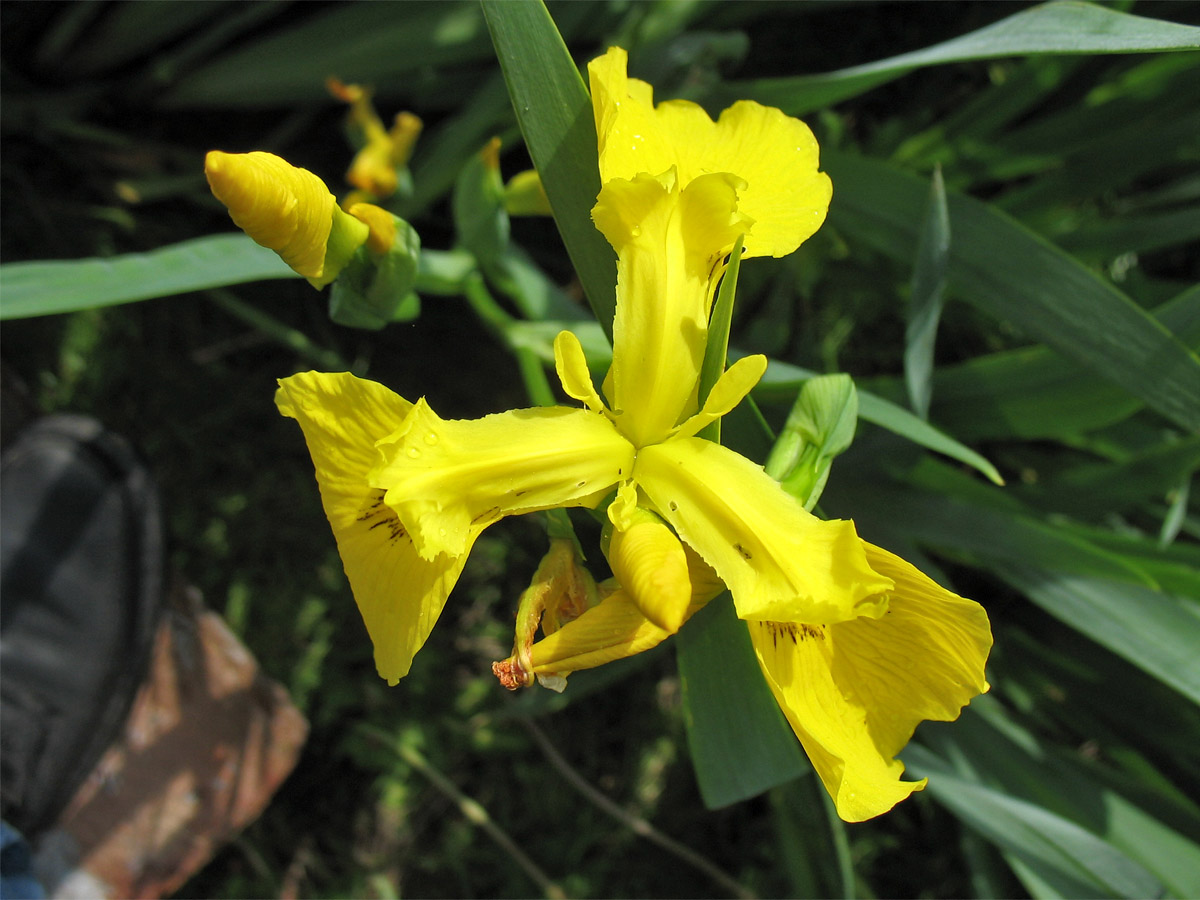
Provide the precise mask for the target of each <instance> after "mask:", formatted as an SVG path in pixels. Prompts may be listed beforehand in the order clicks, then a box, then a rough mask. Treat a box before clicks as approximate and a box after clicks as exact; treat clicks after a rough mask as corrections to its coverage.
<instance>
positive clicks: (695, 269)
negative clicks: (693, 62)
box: [592, 173, 750, 446]
mask: <svg viewBox="0 0 1200 900" xmlns="http://www.w3.org/2000/svg"><path fill="white" fill-rule="evenodd" d="M739 184H740V182H738V181H737V179H735V178H733V177H732V176H729V175H708V176H704V177H702V178H697V179H696V180H694V181H693V182H692V183H691V184H690V185H688V187H687V188H686V189H684V190H680V189H679V186H678V185H677V184H676V183H675V182H674V180H673V178H672V176H671V175H670V173H668V174H667V175H665V176H663V178H662V179H659V178H652V177H650V176H649V175H639V176H637V177H636V178H634V179H633V180H632V181H626V180H624V179H615V180H613V181H609V182H608V183H607V184H605V185H604V187H603V188H602V189H601V191H600V197H599V200H598V201H597V203H596V206H595V208H594V209H593V210H592V218H593V219H594V220H595V223H596V227H597V228H599V229H600V231H601V232H602V233H603V234H604V236H605V237H606V238H607V239H608V241H609V243H610V244H612V246H613V249H614V250H616V251H617V312H616V318H615V320H614V322H613V365H612V372H611V379H612V380H611V386H612V396H611V397H610V398H609V399H610V401H611V405H612V407H613V411H614V413H617V415H618V419H617V424H618V427H620V428H621V430H622V431H623V432H624V433H625V434H626V435H628V436H629V439H630V440H631V441H633V442H634V443H635V444H637V445H638V446H643V445H645V444H648V443H653V442H655V441H659V440H662V439H663V438H664V437H665V436H666V435H667V434H668V433H669V432H670V431H671V429H672V428H674V427H675V425H676V424H678V423H679V421H680V420H681V419H685V418H687V417H689V416H691V415H692V414H693V413H694V412H695V411H696V386H697V381H698V379H699V375H700V363H701V362H702V360H703V358H704V346H705V342H706V341H707V334H708V314H709V309H710V307H711V304H712V295H713V289H714V287H715V284H716V279H715V275H716V267H717V265H718V263H719V262H720V260H721V259H722V258H723V257H724V256H725V255H726V254H727V253H728V252H729V250H730V248H731V247H732V246H733V242H734V241H735V240H736V239H737V236H738V235H739V234H742V233H743V232H744V231H745V230H746V229H747V228H748V227H750V226H749V223H748V222H747V221H746V220H745V218H744V217H743V216H741V215H739V214H738V212H737V186H738V185H739Z"/></svg>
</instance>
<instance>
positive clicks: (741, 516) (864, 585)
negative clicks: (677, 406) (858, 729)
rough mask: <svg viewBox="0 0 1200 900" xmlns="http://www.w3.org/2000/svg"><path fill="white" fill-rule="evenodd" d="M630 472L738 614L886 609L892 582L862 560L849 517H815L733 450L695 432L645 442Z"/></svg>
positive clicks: (837, 616)
mask: <svg viewBox="0 0 1200 900" xmlns="http://www.w3.org/2000/svg"><path fill="white" fill-rule="evenodd" d="M633 477H634V481H636V482H637V484H638V486H639V487H640V488H641V489H642V490H643V491H644V492H645V494H646V496H647V497H649V499H650V501H651V502H652V503H653V504H654V506H655V508H656V509H657V511H658V513H659V514H660V515H661V516H662V517H663V518H664V519H666V520H667V521H668V522H669V523H670V524H671V526H672V527H673V528H674V529H675V531H676V532H677V533H678V534H679V536H680V537H681V538H683V540H684V541H686V542H687V543H688V545H690V546H691V547H692V548H693V549H694V550H696V552H697V553H699V554H700V555H701V556H702V557H703V558H704V560H705V561H706V562H707V563H708V564H709V565H711V566H712V567H713V568H714V569H716V570H717V574H719V575H720V576H721V578H722V579H723V580H724V582H725V583H726V584H727V585H728V586H729V590H730V591H731V592H732V593H733V600H734V604H735V606H736V607H737V612H738V615H739V616H740V617H741V618H743V619H767V620H771V621H779V622H841V621H846V620H848V619H854V618H857V617H859V616H881V615H883V614H884V612H885V611H886V610H887V592H888V591H889V590H890V589H891V587H892V581H891V579H890V578H887V577H886V576H884V575H882V574H879V573H877V572H875V571H874V570H873V569H872V567H871V566H870V565H869V564H868V562H867V559H866V556H865V554H864V553H863V549H862V545H861V542H860V541H859V539H858V535H857V534H856V533H855V530H854V523H853V522H848V521H840V520H839V521H823V520H821V519H818V518H817V517H816V516H814V515H812V513H810V512H808V511H807V510H805V509H804V507H803V506H802V505H801V504H800V502H799V501H797V500H796V499H795V498H793V497H792V496H790V495H789V494H788V493H786V492H785V491H784V490H783V489H782V488H781V487H780V486H779V484H778V483H777V482H775V481H774V480H773V479H772V478H770V477H769V476H768V475H767V474H766V473H765V472H764V471H763V470H762V468H761V467H759V466H757V465H755V464H754V463H752V462H750V460H748V459H746V458H745V457H743V456H740V455H739V454H737V453H735V452H733V451H732V450H729V449H728V448H726V447H722V446H720V445H718V444H714V443H711V442H709V441H704V440H701V439H699V438H682V439H678V440H671V441H667V442H666V443H663V444H656V445H654V446H652V447H644V448H642V449H641V450H640V451H639V453H638V458H637V463H636V465H635V467H634V471H633Z"/></svg>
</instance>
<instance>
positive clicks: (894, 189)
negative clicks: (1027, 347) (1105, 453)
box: [824, 152, 1200, 431]
mask: <svg viewBox="0 0 1200 900" xmlns="http://www.w3.org/2000/svg"><path fill="white" fill-rule="evenodd" d="M824 161H825V167H826V169H827V170H828V171H829V172H830V174H831V175H832V177H833V180H834V183H835V184H836V185H837V186H838V188H837V190H838V194H837V199H836V201H835V202H834V204H833V206H832V208H831V209H830V218H831V220H832V221H833V222H834V223H835V224H836V225H837V226H838V227H839V228H842V229H844V230H846V231H847V232H849V233H850V235H851V237H852V239H854V240H859V241H863V242H865V243H868V244H871V245H872V246H875V247H876V248H877V249H879V250H881V251H882V252H884V253H888V254H890V255H893V256H895V257H896V258H898V259H902V260H906V259H911V258H912V252H913V248H914V247H915V246H916V241H917V228H918V224H917V223H919V222H920V209H921V206H922V204H923V203H924V198H925V190H924V186H923V185H922V183H921V182H920V180H919V179H916V178H913V177H912V176H910V175H906V174H904V173H903V172H899V171H897V170H895V169H893V168H892V167H890V166H888V165H886V164H883V163H879V162H874V161H871V160H866V159H861V158H855V157H850V156H846V155H844V154H840V153H834V152H827V153H825V154H824ZM948 201H949V206H950V223H951V229H952V231H953V233H954V245H953V247H952V248H951V251H950V283H951V292H952V293H953V294H954V295H956V296H959V297H962V298H963V299H965V300H967V301H969V302H971V303H973V304H975V305H976V306H978V307H980V308H981V309H983V310H985V311H986V312H988V313H990V314H991V315H993V316H995V317H997V318H998V319H1001V320H1005V321H1009V322H1012V323H1013V324H1014V325H1016V326H1017V327H1019V328H1020V329H1021V330H1022V331H1024V332H1025V333H1026V334H1028V335H1029V336H1030V337H1032V338H1035V339H1037V340H1040V341H1043V342H1044V343H1046V344H1047V345H1049V346H1050V347H1053V348H1054V349H1056V350H1058V351H1059V352H1060V353H1062V354H1063V355H1065V356H1068V357H1070V358H1072V359H1075V360H1077V361H1078V362H1080V363H1082V364H1083V365H1085V366H1087V367H1088V368H1089V369H1091V370H1092V371H1093V372H1094V373H1095V374H1097V375H1100V376H1103V377H1104V378H1107V379H1109V380H1110V381H1112V382H1113V383H1115V384H1118V385H1120V386H1121V387H1123V388H1124V389H1125V390H1127V391H1129V392H1130V393H1131V394H1133V395H1134V396H1136V397H1138V398H1140V399H1142V400H1143V401H1145V402H1146V403H1147V404H1148V405H1149V406H1150V407H1152V408H1153V409H1156V410H1158V411H1159V412H1160V413H1162V414H1163V415H1165V416H1167V417H1168V418H1170V419H1172V420H1173V421H1175V422H1177V423H1178V424H1180V425H1182V426H1183V427H1184V428H1187V429H1189V430H1191V431H1196V430H1200V357H1197V355H1196V354H1195V353H1193V352H1192V351H1190V350H1189V349H1188V348H1187V347H1185V346H1184V345H1183V344H1182V343H1181V342H1180V341H1179V340H1178V339H1176V338H1175V337H1174V336H1173V335H1172V334H1171V333H1170V332H1169V331H1167V329H1166V328H1165V327H1163V325H1162V323H1161V322H1159V321H1157V320H1156V319H1155V318H1154V317H1153V316H1151V315H1150V314H1148V313H1147V312H1145V311H1144V310H1143V309H1141V308H1140V307H1138V306H1137V305H1136V304H1135V303H1133V301H1132V300H1130V299H1129V298H1128V297H1127V296H1125V295H1124V294H1122V293H1121V292H1120V291H1119V290H1117V289H1116V288H1115V287H1113V286H1112V285H1110V284H1108V283H1107V282H1105V281H1103V280H1102V279H1101V278H1100V277H1099V276H1097V275H1096V274H1095V273H1094V272H1092V271H1091V270H1089V269H1087V268H1086V267H1085V266H1083V265H1082V264H1081V263H1080V262H1079V261H1077V260H1075V259H1073V258H1072V257H1070V256H1069V255H1067V254H1066V253H1064V252H1063V251H1061V250H1059V249H1058V248H1057V247H1055V246H1053V245H1052V244H1050V243H1048V242H1046V241H1045V240H1043V239H1042V238H1040V237H1038V236H1037V235H1036V234H1034V233H1033V232H1031V231H1029V229H1027V228H1025V227H1024V226H1023V225H1021V224H1020V223H1018V222H1016V221H1015V220H1013V219H1011V218H1009V217H1008V216H1006V215H1004V214H1003V213H1001V212H999V211H997V210H995V209H994V208H991V207H989V206H988V205H986V204H984V203H980V202H979V201H977V200H974V199H972V198H970V197H964V196H962V195H958V194H953V193H951V194H949V195H948Z"/></svg>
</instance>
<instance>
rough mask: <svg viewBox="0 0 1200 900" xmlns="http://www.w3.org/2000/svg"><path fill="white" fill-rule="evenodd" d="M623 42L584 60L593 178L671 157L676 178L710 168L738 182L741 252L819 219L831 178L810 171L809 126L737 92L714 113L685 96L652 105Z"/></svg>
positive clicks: (776, 244)
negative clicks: (593, 137)
mask: <svg viewBox="0 0 1200 900" xmlns="http://www.w3.org/2000/svg"><path fill="white" fill-rule="evenodd" d="M626 64H627V57H626V54H625V51H624V50H621V49H620V48H616V47H614V48H611V49H610V50H609V51H608V52H607V53H606V54H605V55H604V56H602V57H599V58H598V59H596V60H593V61H592V62H591V63H590V64H589V66H588V72H589V75H590V83H591V89H592V104H593V110H594V113H595V118H596V132H597V135H598V136H599V149H600V180H601V183H604V182H607V181H609V180H610V179H613V178H624V179H632V178H634V177H636V176H637V174H638V173H641V172H648V173H650V174H652V175H658V174H659V173H661V172H665V171H667V170H668V169H670V168H672V167H674V168H675V170H676V175H677V177H678V179H679V183H680V186H681V187H686V186H687V185H688V183H689V182H691V181H692V180H693V179H694V178H698V177H700V176H701V175H704V174H706V173H712V172H728V173H731V174H733V175H736V176H737V177H738V178H740V179H742V180H743V181H744V182H745V186H744V187H743V188H741V189H739V191H738V197H739V205H738V209H739V210H740V211H741V212H742V213H743V214H744V215H746V216H747V217H749V218H750V219H753V220H754V222H755V223H756V225H755V228H754V229H753V230H752V231H751V233H750V234H748V235H747V237H746V240H745V244H744V247H743V252H742V255H743V256H744V257H752V256H785V255H786V254H788V253H791V252H792V251H793V250H795V249H796V248H797V247H799V246H800V244H801V243H802V242H804V241H805V240H806V239H807V238H809V237H811V236H812V234H813V233H814V232H815V231H816V230H817V229H818V228H819V227H820V226H821V223H822V222H823V221H824V220H825V214H826V211H827V210H828V208H829V201H830V198H831V196H832V193H833V188H832V185H831V182H830V180H829V177H828V176H827V175H825V174H824V173H822V172H818V171H817V165H818V156H819V149H818V146H817V141H816V138H814V137H813V134H812V132H811V131H810V130H809V128H808V126H807V125H805V124H804V123H803V122H801V121H800V120H798V119H793V118H791V117H790V116H787V115H785V114H784V113H782V112H781V111H780V110H778V109H774V108H771V107H767V106H762V105H760V104H758V103H755V102H754V101H752V100H743V101H741V102H739V103H735V104H734V105H733V106H731V107H729V108H728V109H727V110H725V111H724V112H723V113H722V114H721V116H720V118H719V119H718V120H717V121H716V122H713V121H712V119H711V118H709V116H708V114H707V113H706V112H705V111H704V109H703V108H701V107H700V106H697V105H696V104H695V103H691V102H689V101H686V100H671V101H668V102H666V103H660V104H659V105H658V106H657V107H655V106H654V105H653V102H654V101H653V89H652V88H651V87H650V85H648V84H646V83H645V82H643V81H638V80H637V79H634V78H628V77H627V76H626Z"/></svg>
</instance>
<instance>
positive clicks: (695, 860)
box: [517, 718, 755, 900]
mask: <svg viewBox="0 0 1200 900" xmlns="http://www.w3.org/2000/svg"><path fill="white" fill-rule="evenodd" d="M517 721H518V722H520V723H521V724H522V725H524V726H525V729H526V730H527V731H528V732H529V734H530V736H531V737H532V738H533V739H534V741H536V742H537V745H538V746H539V747H540V748H541V749H542V752H543V753H544V754H545V755H546V759H547V760H548V761H549V762H550V765H552V766H553V767H554V768H555V769H556V770H558V774H560V775H561V776H562V777H563V778H565V779H566V780H567V782H568V783H569V784H570V785H571V787H573V788H575V790H577V791H579V793H581V794H583V796H584V797H585V798H587V800H588V801H589V802H591V803H593V804H594V805H595V806H597V807H599V808H600V809H601V810H602V811H604V812H606V813H607V814H608V815H610V816H612V817H613V818H614V819H616V820H617V821H619V822H620V823H621V824H623V825H624V826H625V827H626V828H628V829H629V830H630V831H632V832H633V833H634V834H636V835H639V836H641V837H644V838H645V839H646V840H648V841H651V842H653V843H655V844H658V846H660V847H662V848H663V849H664V850H666V851H667V852H668V853H670V854H671V855H672V856H674V857H675V858H676V859H678V860H680V861H681V862H683V863H686V864H687V865H689V866H691V867H692V868H694V869H696V870H697V871H699V872H703V873H704V874H705V875H707V876H708V877H709V878H711V879H712V880H713V881H715V882H716V883H717V884H719V885H720V886H721V888H722V889H723V890H726V891H729V893H730V894H732V895H733V896H735V897H739V898H741V900H753V898H754V896H755V895H754V894H753V893H751V892H750V891H748V890H746V888H744V887H742V886H741V885H740V884H738V883H737V881H735V880H734V879H733V878H732V877H731V876H729V875H728V874H726V873H725V872H723V871H721V870H720V869H719V868H717V867H716V866H714V865H713V864H712V863H711V862H709V861H708V860H707V859H705V858H704V857H703V856H701V855H700V854H699V853H697V852H696V851H695V850H693V849H692V848H691V847H687V846H684V845H683V844H681V843H679V841H677V840H675V839H674V838H670V837H667V835H665V834H663V833H662V832H661V831H659V830H658V829H657V828H655V827H654V826H653V825H651V824H650V823H649V822H647V821H646V820H645V819H643V818H642V817H641V816H635V815H633V814H632V813H630V812H628V811H627V810H624V809H622V808H621V807H620V806H619V805H618V804H616V803H614V802H613V801H612V800H610V799H609V798H608V797H606V796H605V795H604V794H602V793H600V792H599V791H598V790H596V789H595V788H594V787H592V786H591V785H590V784H588V782H587V779H585V778H584V777H583V776H582V775H580V774H579V773H578V772H576V771H575V769H574V768H572V767H571V764H570V763H568V762H567V761H566V760H565V759H564V758H563V756H562V754H560V753H559V752H558V750H557V749H556V748H555V746H554V744H552V743H551V742H550V739H549V738H548V737H546V735H545V734H544V733H543V732H542V730H541V729H540V728H538V726H537V725H536V724H534V722H533V720H532V719H527V718H521V719H518V720H517Z"/></svg>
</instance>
